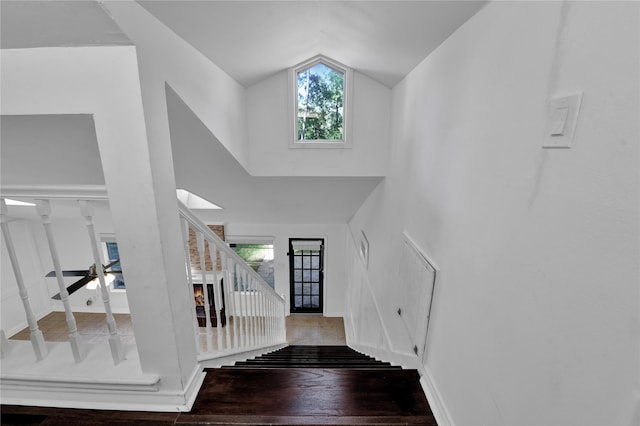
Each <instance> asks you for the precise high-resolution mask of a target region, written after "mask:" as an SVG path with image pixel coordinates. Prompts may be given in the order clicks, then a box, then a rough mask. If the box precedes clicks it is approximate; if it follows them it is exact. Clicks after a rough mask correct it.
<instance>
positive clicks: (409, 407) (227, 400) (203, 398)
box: [183, 368, 435, 424]
mask: <svg viewBox="0 0 640 426" xmlns="http://www.w3.org/2000/svg"><path fill="white" fill-rule="evenodd" d="M418 379H419V375H418V372H417V371H416V370H402V369H400V370H380V371H377V370H358V369H331V368H326V369H312V368H284V369H260V368H255V369H250V368H247V369H244V368H222V369H209V370H207V375H206V377H205V386H203V389H205V391H203V392H201V393H200V394H199V395H198V397H197V399H196V401H195V403H194V406H193V408H192V410H191V412H190V413H188V415H185V416H184V418H183V420H185V421H188V419H189V417H190V415H193V416H196V417H197V418H199V419H204V417H202V416H221V415H233V416H237V415H248V416H260V417H261V418H263V419H264V418H265V417H269V416H276V417H279V416H293V417H303V418H307V417H314V416H315V417H317V418H316V420H318V419H319V418H322V417H326V418H329V417H333V418H334V420H335V417H336V416H337V417H340V418H344V417H345V416H346V417H349V416H369V417H375V418H378V417H380V416H391V417H393V416H395V417H406V418H414V417H415V416H425V417H428V416H431V415H432V413H431V411H430V409H429V405H428V403H427V400H426V398H425V396H424V393H423V392H422V389H421V387H420V384H419V381H418ZM239 395H241V396H242V397H241V398H240V399H239V397H238V396H239ZM344 395H349V397H348V398H345V397H344ZM239 401H241V403H240V404H239V403H238V402H239ZM185 414H186V413H185ZM194 418H195V417H194ZM434 424H435V423H434Z"/></svg>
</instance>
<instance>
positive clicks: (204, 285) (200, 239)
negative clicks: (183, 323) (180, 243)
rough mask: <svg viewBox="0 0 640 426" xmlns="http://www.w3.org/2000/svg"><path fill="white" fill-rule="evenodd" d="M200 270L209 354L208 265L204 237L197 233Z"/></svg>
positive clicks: (211, 331)
mask: <svg viewBox="0 0 640 426" xmlns="http://www.w3.org/2000/svg"><path fill="white" fill-rule="evenodd" d="M196 241H197V246H198V254H199V256H200V269H201V272H202V293H203V295H204V315H205V326H206V336H207V352H213V330H212V328H211V309H210V307H209V289H208V288H207V264H206V259H205V245H204V235H203V234H202V232H198V231H196Z"/></svg>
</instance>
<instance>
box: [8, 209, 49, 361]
mask: <svg viewBox="0 0 640 426" xmlns="http://www.w3.org/2000/svg"><path fill="white" fill-rule="evenodd" d="M7 214H8V209H7V204H6V202H5V201H4V198H0V224H1V226H2V235H3V236H4V241H5V244H6V246H7V253H8V254H9V259H10V261H11V267H12V268H13V273H14V274H15V277H16V282H17V284H18V292H19V294H20V299H22V304H23V306H24V312H25V315H26V316H27V324H28V325H29V335H30V340H31V345H32V346H33V352H34V353H35V355H36V359H37V360H38V361H41V360H43V359H44V358H45V357H46V356H47V353H48V351H47V345H46V343H45V341H44V336H43V335H42V331H41V330H40V328H38V321H37V320H36V316H35V315H34V314H33V309H32V308H31V302H29V294H28V292H27V288H26V287H25V285H24V279H23V278H22V270H21V269H20V265H19V264H18V257H17V256H16V250H15V247H14V245H13V239H12V238H11V231H10V230H9V224H8V223H7ZM1 337H2V341H1V343H2V355H3V357H4V354H5V351H6V350H8V349H5V348H8V343H7V341H6V340H7V338H6V336H5V334H4V330H3V331H2V336H1Z"/></svg>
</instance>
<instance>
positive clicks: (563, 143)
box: [542, 92, 582, 148]
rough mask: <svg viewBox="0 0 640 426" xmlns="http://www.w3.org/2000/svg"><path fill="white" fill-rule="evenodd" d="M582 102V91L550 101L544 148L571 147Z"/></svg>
mask: <svg viewBox="0 0 640 426" xmlns="http://www.w3.org/2000/svg"><path fill="white" fill-rule="evenodd" d="M581 104H582V92H580V93H577V94H575V95H570V96H564V97H559V98H553V99H551V101H550V102H549V110H548V113H547V126H546V135H545V140H544V142H543V144H542V147H543V148H571V145H572V143H573V135H574V133H575V129H576V123H577V122H578V113H579V112H580V105H581Z"/></svg>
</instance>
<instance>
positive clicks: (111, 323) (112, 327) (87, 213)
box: [79, 200, 124, 365]
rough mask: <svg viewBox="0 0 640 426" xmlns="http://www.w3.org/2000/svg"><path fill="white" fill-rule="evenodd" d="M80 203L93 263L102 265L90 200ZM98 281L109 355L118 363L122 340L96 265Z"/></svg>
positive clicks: (122, 354) (105, 288) (101, 270)
mask: <svg viewBox="0 0 640 426" xmlns="http://www.w3.org/2000/svg"><path fill="white" fill-rule="evenodd" d="M79 203H80V212H81V213H82V216H83V217H84V219H85V224H86V225H87V232H88V233H89V240H90V241H91V252H92V254H93V263H94V264H95V265H103V264H104V260H103V259H102V251H101V249H100V243H99V242H98V237H97V236H96V231H95V226H94V224H93V206H92V204H91V203H92V202H91V201H87V200H82V201H79ZM96 272H97V273H98V281H99V282H100V295H101V296H102V303H103V305H104V311H105V320H106V322H107V328H108V329H109V347H110V348H111V357H112V358H113V363H114V364H116V365H118V364H119V363H120V362H121V361H122V360H123V359H124V352H123V349H122V342H121V341H120V336H118V330H117V328H116V320H115V318H114V317H113V311H112V310H111V296H110V295H109V289H108V288H107V282H106V280H105V277H104V269H103V268H100V267H97V268H96Z"/></svg>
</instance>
